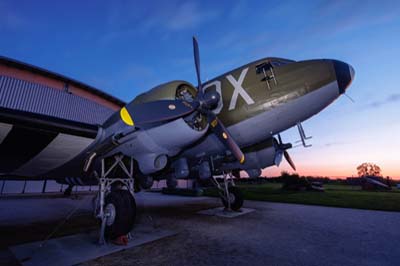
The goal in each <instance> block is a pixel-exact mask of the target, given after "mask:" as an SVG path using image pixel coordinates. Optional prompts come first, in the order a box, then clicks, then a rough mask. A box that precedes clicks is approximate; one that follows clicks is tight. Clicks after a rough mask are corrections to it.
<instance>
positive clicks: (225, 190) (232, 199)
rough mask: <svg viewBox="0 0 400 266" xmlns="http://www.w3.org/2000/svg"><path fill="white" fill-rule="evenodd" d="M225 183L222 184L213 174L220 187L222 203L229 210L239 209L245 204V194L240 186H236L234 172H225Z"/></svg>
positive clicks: (216, 183) (214, 180)
mask: <svg viewBox="0 0 400 266" xmlns="http://www.w3.org/2000/svg"><path fill="white" fill-rule="evenodd" d="M223 177H224V184H223V185H221V184H220V183H219V182H218V181H217V179H216V178H215V177H214V176H213V177H212V179H211V180H212V181H213V182H214V184H215V186H216V187H217V189H218V193H219V195H220V197H221V200H222V203H223V204H224V206H225V208H226V209H227V210H232V211H238V210H240V208H241V207H242V205H243V195H242V193H241V191H240V189H239V188H238V187H236V186H235V182H234V181H233V176H232V173H230V172H229V173H225V172H224V173H223Z"/></svg>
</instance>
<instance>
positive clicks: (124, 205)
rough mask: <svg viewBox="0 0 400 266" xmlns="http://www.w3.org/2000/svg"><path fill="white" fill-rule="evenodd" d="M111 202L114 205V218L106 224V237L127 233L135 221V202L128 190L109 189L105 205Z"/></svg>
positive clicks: (112, 237) (115, 236) (113, 237)
mask: <svg viewBox="0 0 400 266" xmlns="http://www.w3.org/2000/svg"><path fill="white" fill-rule="evenodd" d="M109 203H112V204H113V205H114V207H115V219H114V223H113V224H111V225H106V228H105V232H104V235H105V237H106V239H115V238H117V237H119V236H123V235H126V234H128V233H129V232H130V231H131V230H132V228H133V225H134V223H135V218H136V202H135V198H134V197H133V196H132V194H131V193H130V192H129V191H128V190H122V189H119V190H114V191H111V192H110V193H109V194H108V195H107V196H106V198H105V205H104V206H107V204H109Z"/></svg>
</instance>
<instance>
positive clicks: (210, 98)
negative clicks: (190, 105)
mask: <svg viewBox="0 0 400 266" xmlns="http://www.w3.org/2000/svg"><path fill="white" fill-rule="evenodd" d="M193 54H194V64H195V67H196V75H197V83H198V84H197V88H198V89H197V90H198V92H197V96H196V99H195V101H197V102H198V103H199V108H198V110H199V112H200V113H202V114H203V115H205V116H206V117H207V121H208V123H209V125H210V128H211V130H212V131H213V132H214V134H215V135H216V136H217V138H218V139H219V140H220V141H221V142H222V143H223V144H224V146H225V147H226V148H227V149H228V150H230V151H231V152H232V155H233V156H234V157H235V158H236V159H237V160H238V161H239V162H240V163H241V164H243V163H244V161H245V157H244V154H243V152H242V151H241V149H240V147H239V145H238V144H237V143H236V142H235V140H234V139H233V138H232V136H231V135H230V134H229V132H228V130H227V129H226V128H225V126H224V124H223V123H222V122H221V120H219V119H218V117H217V116H216V115H215V114H214V113H213V112H212V110H213V109H214V108H215V107H216V106H217V105H218V102H219V101H220V95H219V94H218V92H216V91H212V90H210V91H208V92H206V93H205V92H204V91H203V87H202V84H201V77H200V52H199V45H198V43H197V39H196V37H193Z"/></svg>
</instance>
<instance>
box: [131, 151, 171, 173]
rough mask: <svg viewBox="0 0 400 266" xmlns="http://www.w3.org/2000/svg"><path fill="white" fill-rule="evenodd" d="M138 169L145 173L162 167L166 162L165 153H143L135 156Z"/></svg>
mask: <svg viewBox="0 0 400 266" xmlns="http://www.w3.org/2000/svg"><path fill="white" fill-rule="evenodd" d="M137 159H138V162H140V163H139V169H140V171H141V172H142V173H143V174H145V175H147V174H150V173H154V172H157V171H160V170H162V169H164V167H165V166H166V165H167V163H168V157H167V156H166V155H165V154H143V155H141V156H138V157H137Z"/></svg>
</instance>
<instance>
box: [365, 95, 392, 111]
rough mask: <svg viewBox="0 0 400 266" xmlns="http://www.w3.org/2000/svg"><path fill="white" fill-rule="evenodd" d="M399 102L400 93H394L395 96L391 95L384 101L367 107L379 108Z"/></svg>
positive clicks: (375, 102) (374, 102)
mask: <svg viewBox="0 0 400 266" xmlns="http://www.w3.org/2000/svg"><path fill="white" fill-rule="evenodd" d="M399 101H400V93H393V94H391V95H389V96H388V97H387V98H386V99H384V100H380V101H379V100H378V101H373V102H371V103H369V104H367V107H369V108H379V107H381V106H382V105H385V104H391V103H396V102H399Z"/></svg>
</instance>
